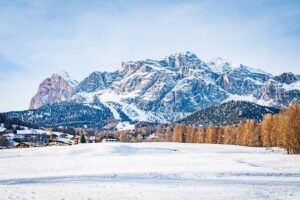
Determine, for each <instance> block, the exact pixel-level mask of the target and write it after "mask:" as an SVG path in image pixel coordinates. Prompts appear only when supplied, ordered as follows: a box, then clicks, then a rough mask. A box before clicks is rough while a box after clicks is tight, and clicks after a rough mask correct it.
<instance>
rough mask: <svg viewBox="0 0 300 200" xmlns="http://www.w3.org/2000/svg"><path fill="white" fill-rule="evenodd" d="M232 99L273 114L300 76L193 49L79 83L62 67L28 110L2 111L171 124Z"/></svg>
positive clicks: (76, 122)
mask: <svg viewBox="0 0 300 200" xmlns="http://www.w3.org/2000/svg"><path fill="white" fill-rule="evenodd" d="M232 101H233V102H237V101H246V102H251V104H243V106H241V107H242V108H241V109H243V108H244V105H246V106H245V109H247V108H250V107H257V106H262V107H263V108H264V110H269V111H270V112H271V113H276V112H275V111H276V109H277V110H278V109H279V108H284V107H286V106H288V104H290V103H295V102H299V101H300V76H299V75H295V74H293V73H291V72H289V73H283V74H280V75H277V76H273V75H272V74H270V73H268V72H265V71H263V70H259V69H253V68H250V67H247V66H245V65H243V64H238V65H233V64H231V63H229V62H225V61H223V60H222V59H221V58H216V59H214V60H212V61H209V62H205V61H203V60H201V59H199V58H198V57H197V56H196V55H195V54H194V53H191V52H185V53H174V54H171V55H169V56H166V57H165V58H164V59H161V60H151V59H146V60H141V61H129V62H123V63H122V65H121V68H120V69H119V70H117V71H114V72H93V73H91V74H90V75H89V76H88V77H86V78H85V79H84V80H82V81H81V82H77V81H74V80H72V79H71V78H70V76H69V75H68V74H67V73H66V72H64V73H55V74H53V75H52V76H51V77H49V78H46V79H45V80H44V81H43V82H42V83H41V84H40V85H39V88H38V91H37V93H36V95H35V96H34V97H33V98H32V100H31V103H30V106H29V110H27V111H20V112H10V113H6V115H8V116H10V117H17V118H21V119H23V120H25V121H30V122H32V123H37V124H40V123H42V124H44V125H48V126H53V125H55V126H56V125H61V124H62V123H63V124H66V125H72V126H79V127H81V126H82V125H84V124H85V125H88V126H97V127H102V126H103V125H105V123H107V122H109V121H112V120H118V121H129V122H130V121H132V122H135V121H146V122H158V123H169V122H178V121H180V120H183V119H187V118H188V116H190V115H191V114H193V113H194V112H197V111H201V110H203V109H207V108H209V107H212V106H217V105H221V104H224V103H225V104H226V103H228V102H232ZM237 105H239V104H238V103H237ZM255 105H257V106H255ZM266 106H267V107H271V109H267V107H266ZM273 108H274V109H275V110H272V109H273ZM260 111H261V109H257V112H260ZM229 112H230V111H229ZM241 112H243V111H241ZM267 113H268V111H267ZM258 114H259V113H258ZM198 115H199V113H198ZM252 115H255V113H254V114H253V113H252ZM63 118H66V119H67V120H66V119H63ZM253 118H254V119H256V118H257V117H253ZM46 119H47V120H48V122H49V123H48V122H47V123H45V121H47V120H46ZM207 119H208V120H210V119H209V116H208V118H207ZM241 119H242V118H241ZM211 120H212V121H213V120H214V119H211ZM200 121H201V120H200ZM235 121H236V119H235ZM60 122H61V123H60ZM198 122H199V121H198ZM205 123H206V122H205ZM208 123H209V122H208Z"/></svg>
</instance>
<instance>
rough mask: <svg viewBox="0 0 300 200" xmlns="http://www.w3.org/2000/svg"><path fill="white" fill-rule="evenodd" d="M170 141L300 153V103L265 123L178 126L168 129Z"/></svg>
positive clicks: (250, 121)
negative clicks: (280, 149) (263, 148)
mask: <svg viewBox="0 0 300 200" xmlns="http://www.w3.org/2000/svg"><path fill="white" fill-rule="evenodd" d="M165 140H166V141H173V142H187V143H212V144H236V145H244V146H254V147H275V146H278V147H283V148H285V149H287V152H288V153H289V154H299V153H300V104H294V105H290V106H289V107H288V109H285V110H282V111H281V112H280V113H279V114H278V115H270V114H267V115H265V116H264V119H263V121H262V122H261V123H258V122H256V121H254V120H247V121H246V122H245V123H242V124H238V125H234V126H220V127H214V126H212V125H209V126H208V127H207V128H206V129H204V128H197V127H193V126H185V125H180V124H177V125H175V127H174V129H173V131H172V130H171V129H170V128H167V129H166V133H165Z"/></svg>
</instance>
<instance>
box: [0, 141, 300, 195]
mask: <svg viewBox="0 0 300 200" xmlns="http://www.w3.org/2000/svg"><path fill="white" fill-rule="evenodd" d="M0 199H1V200H2V199H101V200H103V199H166V200H170V199H205V200H210V199H231V200H233V199H236V200H240V199H243V200H246V199H289V200H292V199H295V200H296V199H297V200H299V199H300V155H286V154H284V153H283V151H282V150H280V149H278V148H273V149H265V148H251V147H241V146H231V145H212V144H179V143H135V144H127V143H97V144H84V145H75V146H66V147H58V146H56V147H43V148H29V149H8V150H1V151H0Z"/></svg>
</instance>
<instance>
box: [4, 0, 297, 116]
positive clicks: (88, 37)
mask: <svg viewBox="0 0 300 200" xmlns="http://www.w3.org/2000/svg"><path fill="white" fill-rule="evenodd" d="M299 21H300V1H297V0H294V1H293V0H290V1H287V0H286V1H285V0H244V1H238V0H206V1H205V0H203V1H201V0H198V1H192V0H191V1H188V0H182V1H180V0H173V1H167V0H166V1H162V0H161V1H156V0H151V1H150V0H149V1H146V0H145V1H138V0H124V1H123V0H110V1H100V0H98V1H96V0H95V1H93V0H86V1H83V0H82V1H79V0H65V1H61V0H57V1H55V0H51V1H50V0H49V1H47V0H44V1H43V0H36V1H34V0H32V1H30V0H19V1H14V0H10V1H7V0H0V24H1V26H0V44H1V45H0V69H1V72H0V111H8V110H22V109H27V107H28V105H29V102H30V98H31V97H32V96H33V95H34V94H35V92H36V90H37V87H38V85H39V83H40V82H41V81H42V80H43V79H45V78H46V77H48V76H50V75H51V74H52V73H54V72H56V71H60V70H65V71H67V72H69V74H70V75H71V76H72V77H74V78H75V79H77V80H82V79H83V78H84V77H86V76H87V75H89V74H90V73H91V72H93V71H113V70H117V69H118V68H119V67H120V64H121V62H122V61H129V60H139V59H145V58H153V59H159V58H162V57H164V56H165V55H169V54H171V53H173V52H177V51H187V50H189V51H191V52H194V53H196V54H197V55H198V57H199V58H200V59H203V60H205V61H208V60H210V59H212V58H214V57H222V58H223V59H225V60H227V61H230V62H234V63H237V62H238V63H243V64H245V65H247V66H250V67H254V68H261V69H264V70H266V71H268V72H271V73H273V74H279V73H281V72H284V71H292V72H294V73H299V74H300V53H299V52H300V23H299Z"/></svg>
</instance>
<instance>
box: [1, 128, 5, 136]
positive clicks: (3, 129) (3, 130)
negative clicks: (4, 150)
mask: <svg viewBox="0 0 300 200" xmlns="http://www.w3.org/2000/svg"><path fill="white" fill-rule="evenodd" d="M4 134H6V128H4V127H0V135H4Z"/></svg>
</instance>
